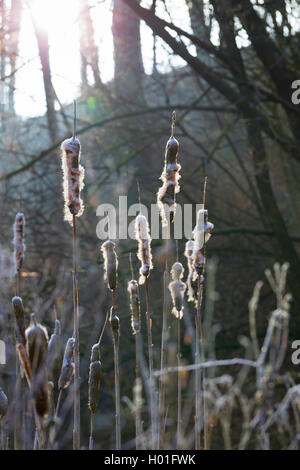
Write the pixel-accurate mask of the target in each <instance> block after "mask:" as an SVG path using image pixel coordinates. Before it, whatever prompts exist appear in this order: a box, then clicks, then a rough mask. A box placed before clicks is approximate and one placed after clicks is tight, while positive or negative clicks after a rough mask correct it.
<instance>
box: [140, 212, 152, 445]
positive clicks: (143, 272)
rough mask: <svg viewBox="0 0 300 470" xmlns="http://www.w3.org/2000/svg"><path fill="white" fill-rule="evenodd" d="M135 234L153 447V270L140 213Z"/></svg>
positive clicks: (145, 229)
mask: <svg viewBox="0 0 300 470" xmlns="http://www.w3.org/2000/svg"><path fill="white" fill-rule="evenodd" d="M135 236H136V240H137V241H138V255H137V256H138V259H139V260H140V262H141V268H140V278H139V284H145V296H146V320H147V342H148V361H149V382H150V387H151V391H150V394H151V404H150V407H151V433H152V448H153V449H154V448H155V439H156V436H155V422H156V418H155V404H154V400H155V393H154V383H153V342H152V319H151V313H150V296H149V276H150V271H151V270H152V268H153V266H152V253H151V236H150V232H149V225H148V221H147V219H146V217H145V216H144V215H142V214H139V215H138V216H137V217H136V219H135Z"/></svg>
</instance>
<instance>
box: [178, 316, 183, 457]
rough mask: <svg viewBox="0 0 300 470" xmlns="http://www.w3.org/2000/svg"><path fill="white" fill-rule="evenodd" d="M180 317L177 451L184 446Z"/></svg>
mask: <svg viewBox="0 0 300 470" xmlns="http://www.w3.org/2000/svg"><path fill="white" fill-rule="evenodd" d="M180 330H181V328H180V317H179V316H178V318H177V365H178V374H177V449H181V446H182V431H181V427H182V409H181V398H182V397H181V375H180V372H179V368H180V365H181V347H180V346H181V332H180Z"/></svg>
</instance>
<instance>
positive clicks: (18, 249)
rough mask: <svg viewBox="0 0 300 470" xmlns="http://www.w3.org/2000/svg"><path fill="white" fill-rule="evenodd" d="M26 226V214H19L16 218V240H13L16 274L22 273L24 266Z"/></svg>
mask: <svg viewBox="0 0 300 470" xmlns="http://www.w3.org/2000/svg"><path fill="white" fill-rule="evenodd" d="M24 226H25V217H24V214H22V212H18V213H17V215H16V218H15V223H14V239H13V244H14V247H15V250H14V260H15V268H16V273H18V272H20V271H21V269H22V265H23V259H24V252H25V243H24Z"/></svg>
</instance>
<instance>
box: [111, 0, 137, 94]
mask: <svg viewBox="0 0 300 470" xmlns="http://www.w3.org/2000/svg"><path fill="white" fill-rule="evenodd" d="M112 32H113V39H114V58H115V89H116V92H117V95H118V96H120V97H122V98H123V99H126V100H128V101H129V102H130V101H131V99H132V97H133V96H135V101H136V100H137V99H138V98H139V97H140V96H141V93H142V76H143V72H144V68H143V61H142V52H141V41H140V19H139V17H138V15H136V13H135V12H134V11H132V10H131V9H130V8H129V7H128V6H127V5H125V4H124V3H123V2H120V1H118V0H115V1H114V7H113V25H112Z"/></svg>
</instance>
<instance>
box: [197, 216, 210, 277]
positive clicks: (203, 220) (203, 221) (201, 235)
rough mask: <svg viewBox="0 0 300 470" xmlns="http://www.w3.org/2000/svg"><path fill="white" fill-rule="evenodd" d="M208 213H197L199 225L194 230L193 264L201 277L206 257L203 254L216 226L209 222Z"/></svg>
mask: <svg viewBox="0 0 300 470" xmlns="http://www.w3.org/2000/svg"><path fill="white" fill-rule="evenodd" d="M207 217H208V212H207V210H206V209H200V210H199V211H198V213H197V224H196V226H195V228H194V230H193V237H194V251H193V264H194V268H195V271H196V273H197V275H201V274H202V272H203V267H204V261H205V260H204V255H203V253H202V250H203V247H204V244H205V243H207V242H208V240H209V239H210V237H211V234H210V232H211V231H212V229H213V228H214V225H213V224H212V223H211V222H208V220H207Z"/></svg>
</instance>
